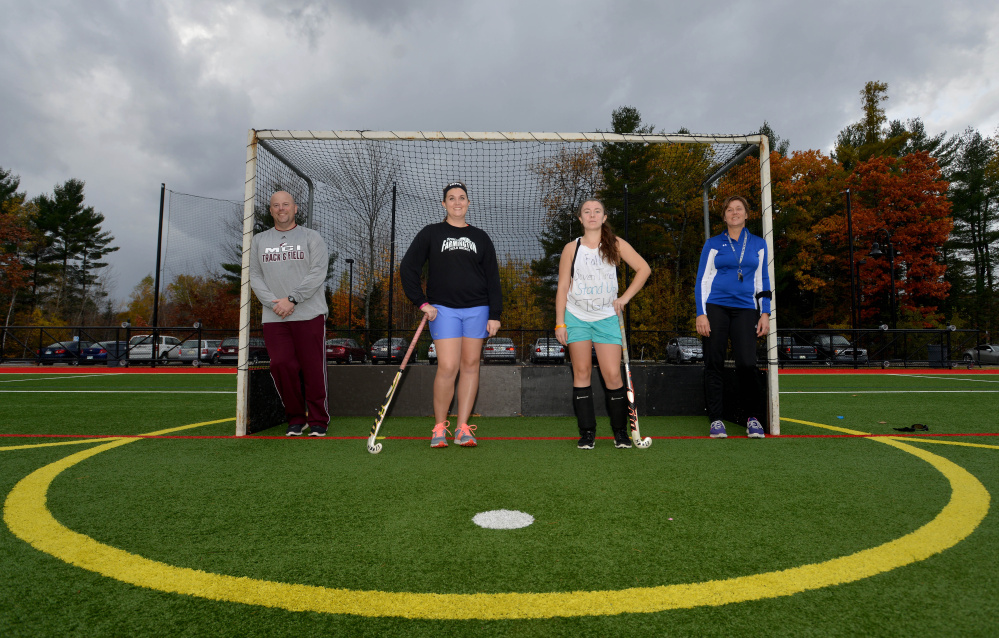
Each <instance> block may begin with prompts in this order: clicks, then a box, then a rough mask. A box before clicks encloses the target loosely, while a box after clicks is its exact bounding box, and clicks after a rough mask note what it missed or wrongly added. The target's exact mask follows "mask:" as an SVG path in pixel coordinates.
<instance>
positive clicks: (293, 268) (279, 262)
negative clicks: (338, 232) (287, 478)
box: [250, 191, 330, 436]
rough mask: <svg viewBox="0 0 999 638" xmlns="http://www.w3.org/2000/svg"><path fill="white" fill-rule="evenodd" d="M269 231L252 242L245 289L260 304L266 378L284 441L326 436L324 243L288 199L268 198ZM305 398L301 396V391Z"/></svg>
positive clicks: (279, 195)
mask: <svg viewBox="0 0 999 638" xmlns="http://www.w3.org/2000/svg"><path fill="white" fill-rule="evenodd" d="M270 212H271V217H273V218H274V228H271V229H269V230H266V231H264V232H262V233H258V234H256V235H254V236H253V241H252V243H251V244H250V287H251V288H252V289H253V293H254V294H255V295H256V296H257V299H259V300H260V303H261V304H263V307H264V309H263V318H262V321H263V328H264V343H265V344H266V345H267V354H268V355H269V356H270V359H271V377H272V378H273V379H274V385H275V387H277V391H278V394H280V395H281V401H282V402H283V403H284V411H285V414H286V415H287V417H288V431H287V435H288V436H301V435H302V430H303V429H304V428H305V426H306V425H308V427H309V436H326V429H327V428H328V427H329V423H330V415H329V406H328V404H327V400H326V315H327V314H329V308H328V306H327V305H326V298H325V297H324V284H325V283H326V276H327V272H328V270H329V252H328V251H327V249H326V242H324V241H323V238H322V236H321V235H320V234H319V233H317V232H316V231H314V230H312V229H310V228H305V227H304V226H299V225H297V224H296V222H295V215H296V214H297V213H298V206H297V205H296V204H295V200H294V199H293V198H292V196H291V195H290V194H289V193H286V192H285V191H278V192H276V193H274V194H273V195H271V202H270ZM303 385H304V387H305V395H304V397H303V395H302V386H303Z"/></svg>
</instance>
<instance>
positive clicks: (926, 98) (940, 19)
mask: <svg viewBox="0 0 999 638" xmlns="http://www.w3.org/2000/svg"><path fill="white" fill-rule="evenodd" d="M0 7H2V15H3V20H2V22H0V33H2V37H0V85H2V87H3V114H2V115H3V117H2V118H0V166H2V167H4V168H6V169H10V170H13V171H14V172H15V173H16V174H19V175H20V176H21V190H26V191H27V193H28V195H29V197H33V196H35V195H38V194H40V193H43V192H49V193H50V192H51V191H52V187H53V186H54V185H56V184H58V183H62V182H64V181H65V180H67V179H69V178H78V179H82V180H84V181H86V184H87V186H86V196H87V202H88V203H89V204H90V205H93V206H94V207H95V208H96V209H97V210H99V211H100V212H102V213H104V215H105V216H106V217H107V220H106V222H105V228H106V229H107V230H110V231H111V232H112V233H113V234H114V235H115V237H116V242H115V243H116V244H117V245H118V246H120V250H119V252H117V253H114V254H113V255H111V262H112V264H113V265H114V268H115V270H116V272H117V275H118V277H117V279H118V285H117V290H116V296H117V297H119V298H126V297H127V296H128V293H129V291H130V290H131V289H132V287H133V286H134V285H135V284H136V283H137V282H138V280H139V279H140V278H141V277H142V276H143V275H145V274H148V273H151V272H152V271H153V269H154V266H155V247H156V217H157V212H158V207H159V186H160V183H161V182H165V183H166V185H167V188H169V189H171V190H174V191H177V192H183V193H193V194H197V195H205V196H209V197H217V198H222V199H237V200H241V199H242V197H243V181H244V173H243V170H244V158H245V152H246V148H245V147H246V139H247V130H248V129H250V128H258V129H269V128H271V129H314V130H329V129H374V130H448V131H456V130H466V131H493V130H498V131H595V130H598V129H600V130H608V129H609V127H610V114H611V111H612V110H613V109H615V108H617V107H620V106H622V105H630V106H634V107H636V108H638V109H639V110H640V111H641V113H642V116H643V119H644V120H645V122H646V123H650V124H653V125H655V127H656V130H657V131H659V130H665V131H667V132H671V131H675V130H677V129H679V128H680V127H686V128H688V129H690V130H691V131H693V132H698V133H748V132H753V131H756V130H758V128H759V126H760V125H761V124H762V123H763V121H764V120H767V121H769V122H770V124H771V126H773V128H774V129H775V130H776V132H777V133H778V134H779V135H780V136H781V137H783V138H786V139H789V140H790V142H791V148H792V150H795V149H809V148H816V149H821V150H824V151H828V150H830V149H831V147H832V145H833V143H834V140H835V138H836V134H837V133H838V132H839V131H840V130H841V129H842V128H843V127H844V126H846V125H847V124H849V123H851V122H854V121H856V120H858V119H859V118H860V96H859V91H860V89H861V88H863V86H864V83H865V82H867V81H868V80H879V81H884V82H887V83H888V84H889V95H890V98H891V99H890V101H889V102H888V103H887V105H886V108H887V113H888V116H889V118H891V119H895V118H899V119H906V118H909V117H916V116H918V117H921V118H922V119H923V121H924V122H925V124H926V127H927V129H928V131H929V132H930V133H931V134H935V133H938V132H941V131H948V132H949V133H959V132H960V131H962V130H963V129H965V128H967V127H969V126H970V127H973V128H977V129H978V130H980V131H981V132H982V133H983V134H984V135H993V134H995V132H996V128H997V125H999V80H997V77H999V3H996V2H995V0H967V1H965V0H950V1H948V2H928V1H922V2H920V1H918V0H917V1H912V0H910V1H898V2H878V1H877V0H864V1H858V2H852V1H851V2H835V1H831V2H822V3H818V2H808V1H803V0H795V1H778V0H772V1H763V0H744V1H741V2H711V1H708V2H688V1H684V2H670V1H648V2H627V1H624V0H617V1H615V2H598V1H595V0H571V1H564V2H562V1H560V2H554V1H547V0H530V1H519V0H515V1H496V0H491V1H481V0H464V1H458V0H425V1H418V0H412V1H409V2H406V1H400V0H339V1H334V2H310V1H308V0H283V1H271V0H256V1H254V0H246V1H243V2H211V1H210V0H191V1H188V0H169V1H166V0H145V1H126V0H119V1H110V0H87V1H86V2H81V1H80V0H74V1H69V0H67V1H61V2H60V1H49V0H34V1H31V2H27V1H24V0H0Z"/></svg>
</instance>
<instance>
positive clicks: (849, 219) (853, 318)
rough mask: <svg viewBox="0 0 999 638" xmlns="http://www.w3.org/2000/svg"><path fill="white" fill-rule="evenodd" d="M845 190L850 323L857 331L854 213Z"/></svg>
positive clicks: (855, 338)
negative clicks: (848, 250)
mask: <svg viewBox="0 0 999 638" xmlns="http://www.w3.org/2000/svg"><path fill="white" fill-rule="evenodd" d="M844 192H845V193H846V234H847V241H849V243H850V325H851V327H853V329H854V331H856V330H857V324H858V323H859V322H858V319H859V313H858V310H857V277H856V268H855V267H854V265H853V213H852V208H851V205H850V204H851V202H850V189H849V188H848V189H846V190H845V191H844ZM853 340H854V341H856V340H857V334H856V332H854V335H853Z"/></svg>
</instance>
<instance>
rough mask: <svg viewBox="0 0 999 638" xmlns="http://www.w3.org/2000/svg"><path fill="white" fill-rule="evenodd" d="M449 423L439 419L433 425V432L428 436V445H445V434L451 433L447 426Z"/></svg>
mask: <svg viewBox="0 0 999 638" xmlns="http://www.w3.org/2000/svg"><path fill="white" fill-rule="evenodd" d="M448 425H450V423H448V422H447V421H441V422H440V423H438V424H437V425H435V426H434V433H433V435H432V436H431V437H430V447H447V435H448V434H451V432H450V430H448V429H447V426H448Z"/></svg>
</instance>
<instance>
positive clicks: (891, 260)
mask: <svg viewBox="0 0 999 638" xmlns="http://www.w3.org/2000/svg"><path fill="white" fill-rule="evenodd" d="M875 232H877V233H884V235H885V251H886V252H887V254H888V267H889V270H890V273H891V297H890V298H889V301H890V302H891V303H890V305H891V329H892V330H895V328H896V327H897V324H898V318H897V316H896V315H897V313H896V309H895V295H896V293H895V255H897V254H898V253H897V252H896V251H895V247H894V246H892V244H891V233H890V232H888V231H887V230H886V229H884V228H879V229H878V230H876V231H875ZM884 254H885V253H884V252H881V246H879V245H878V242H874V244H873V245H872V246H871V252H869V253H867V255H868V257H881V256H883V255H884Z"/></svg>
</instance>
